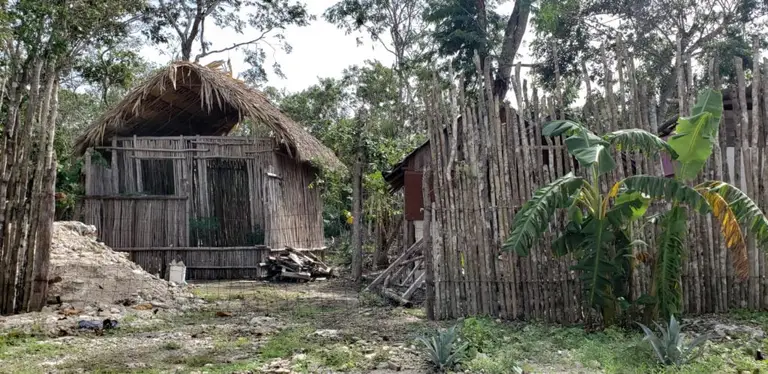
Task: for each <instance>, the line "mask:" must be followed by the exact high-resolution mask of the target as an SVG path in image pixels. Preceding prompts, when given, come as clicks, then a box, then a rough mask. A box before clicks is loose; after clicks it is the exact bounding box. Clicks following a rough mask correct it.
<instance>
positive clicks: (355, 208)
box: [352, 119, 363, 282]
mask: <svg viewBox="0 0 768 374" xmlns="http://www.w3.org/2000/svg"><path fill="white" fill-rule="evenodd" d="M357 126H358V134H357V135H358V136H357V139H358V140H357V141H358V144H357V154H356V156H355V164H354V166H353V168H352V217H353V219H354V221H353V223H352V278H354V280H355V281H356V282H359V281H360V279H362V276H363V148H362V144H361V143H362V139H361V138H362V131H361V128H362V126H363V124H362V121H361V120H360V119H358V124H357Z"/></svg>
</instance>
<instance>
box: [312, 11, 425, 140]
mask: <svg viewBox="0 0 768 374" xmlns="http://www.w3.org/2000/svg"><path fill="white" fill-rule="evenodd" d="M426 5H427V4H426V0H341V1H339V2H338V3H336V4H335V5H333V6H332V7H330V8H328V9H327V10H326V11H325V13H324V17H325V19H326V20H327V21H328V22H331V23H333V24H335V25H337V26H338V27H339V28H341V29H343V30H345V32H346V33H347V34H352V33H362V34H365V35H367V36H368V37H369V38H370V39H371V41H373V42H375V43H378V45H380V46H381V47H382V48H384V50H386V51H387V52H389V53H390V54H392V56H393V57H394V66H393V68H394V72H395V74H396V76H397V79H398V81H397V94H398V98H399V102H398V107H397V108H396V109H397V111H396V113H397V114H398V117H397V119H396V120H397V122H398V123H399V126H400V127H401V128H403V129H405V128H406V126H408V125H409V124H411V125H412V124H415V123H416V122H417V120H416V115H417V110H415V109H416V108H415V107H414V95H413V88H412V85H411V78H412V77H413V75H414V72H415V71H416V70H417V68H418V67H419V66H420V65H421V64H422V63H423V62H424V60H423V57H424V48H423V47H424V38H425V34H426V32H425V30H426V28H425V24H424V21H423V13H424V11H425V10H426ZM387 36H388V38H385V37H387ZM357 40H358V44H362V43H363V41H362V39H361V38H360V37H358V39H357Z"/></svg>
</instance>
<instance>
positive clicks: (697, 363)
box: [461, 318, 768, 374]
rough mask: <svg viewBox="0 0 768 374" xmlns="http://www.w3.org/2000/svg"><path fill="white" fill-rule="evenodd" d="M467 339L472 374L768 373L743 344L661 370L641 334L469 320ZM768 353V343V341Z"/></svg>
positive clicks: (709, 350) (715, 347) (712, 349)
mask: <svg viewBox="0 0 768 374" xmlns="http://www.w3.org/2000/svg"><path fill="white" fill-rule="evenodd" d="M461 335H462V338H463V339H464V340H466V341H467V342H468V343H469V344H470V354H469V357H468V361H467V362H466V364H465V366H466V367H467V368H468V369H469V371H470V372H472V373H485V374H497V373H498V374H501V373H508V372H509V370H510V368H511V367H513V366H514V365H518V366H521V367H523V368H525V369H527V370H530V371H533V372H551V371H568V370H574V371H579V370H588V371H601V372H604V373H617V374H618V373H622V374H623V373H628V374H632V373H638V374H640V373H680V374H693V373H718V372H737V371H734V370H737V369H738V370H742V371H748V372H754V371H755V370H759V372H766V370H768V364H766V363H765V361H755V360H754V356H753V355H754V350H749V349H746V348H745V347H744V344H745V343H743V342H739V341H732V342H726V343H713V342H709V343H707V345H706V346H705V349H704V352H703V355H702V356H701V357H699V358H698V359H696V360H694V361H693V362H691V363H689V364H687V365H682V366H679V367H667V368H664V367H661V366H659V365H658V364H657V363H656V361H655V356H654V355H653V352H652V351H651V348H650V346H649V345H648V343H647V342H645V341H643V340H642V338H643V337H642V335H641V334H640V333H638V332H636V331H625V330H621V329H606V330H605V331H602V332H597V333H586V332H584V330H583V329H581V328H578V327H555V326H547V325H542V324H525V325H522V324H504V323H497V322H495V321H493V320H490V319H485V318H468V319H466V320H465V321H464V322H463V324H462V330H461ZM762 348H763V351H764V352H768V340H766V341H764V342H763V343H762Z"/></svg>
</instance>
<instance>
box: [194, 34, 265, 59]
mask: <svg viewBox="0 0 768 374" xmlns="http://www.w3.org/2000/svg"><path fill="white" fill-rule="evenodd" d="M272 30H273V28H270V29H268V30H266V31H264V32H263V33H262V34H261V35H259V37H258V38H255V39H251V40H249V41H246V42H242V43H236V44H232V46H230V47H226V48H221V49H216V50H213V51H208V52H203V53H200V54H198V55H197V56H195V62H199V61H200V59H201V58H203V57H206V56H210V55H213V54H217V53H222V52H226V51H231V50H233V49H236V48H240V47H242V46H246V45H250V44H256V43H258V42H260V41H262V40H264V37H266V36H267V34H269V33H270V32H271V31H272Z"/></svg>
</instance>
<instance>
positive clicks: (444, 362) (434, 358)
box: [418, 326, 469, 372]
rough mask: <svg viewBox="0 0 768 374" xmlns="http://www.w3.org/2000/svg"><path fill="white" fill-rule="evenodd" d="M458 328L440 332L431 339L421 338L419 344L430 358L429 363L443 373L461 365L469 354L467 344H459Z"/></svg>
mask: <svg viewBox="0 0 768 374" xmlns="http://www.w3.org/2000/svg"><path fill="white" fill-rule="evenodd" d="M458 338H459V334H458V332H457V331H456V326H453V327H450V328H448V329H445V330H441V331H438V332H437V334H435V335H434V336H432V337H430V338H426V337H421V338H419V339H418V340H419V342H421V344H422V345H423V346H424V350H425V352H426V353H427V355H428V357H429V361H430V362H431V363H432V364H433V365H434V366H435V368H436V369H438V370H439V371H441V372H444V371H446V370H448V369H450V368H452V367H454V366H455V365H456V364H458V363H460V362H461V361H462V360H463V359H464V357H465V355H466V352H467V347H468V346H469V345H468V344H467V343H461V344H460V343H459V341H458Z"/></svg>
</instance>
